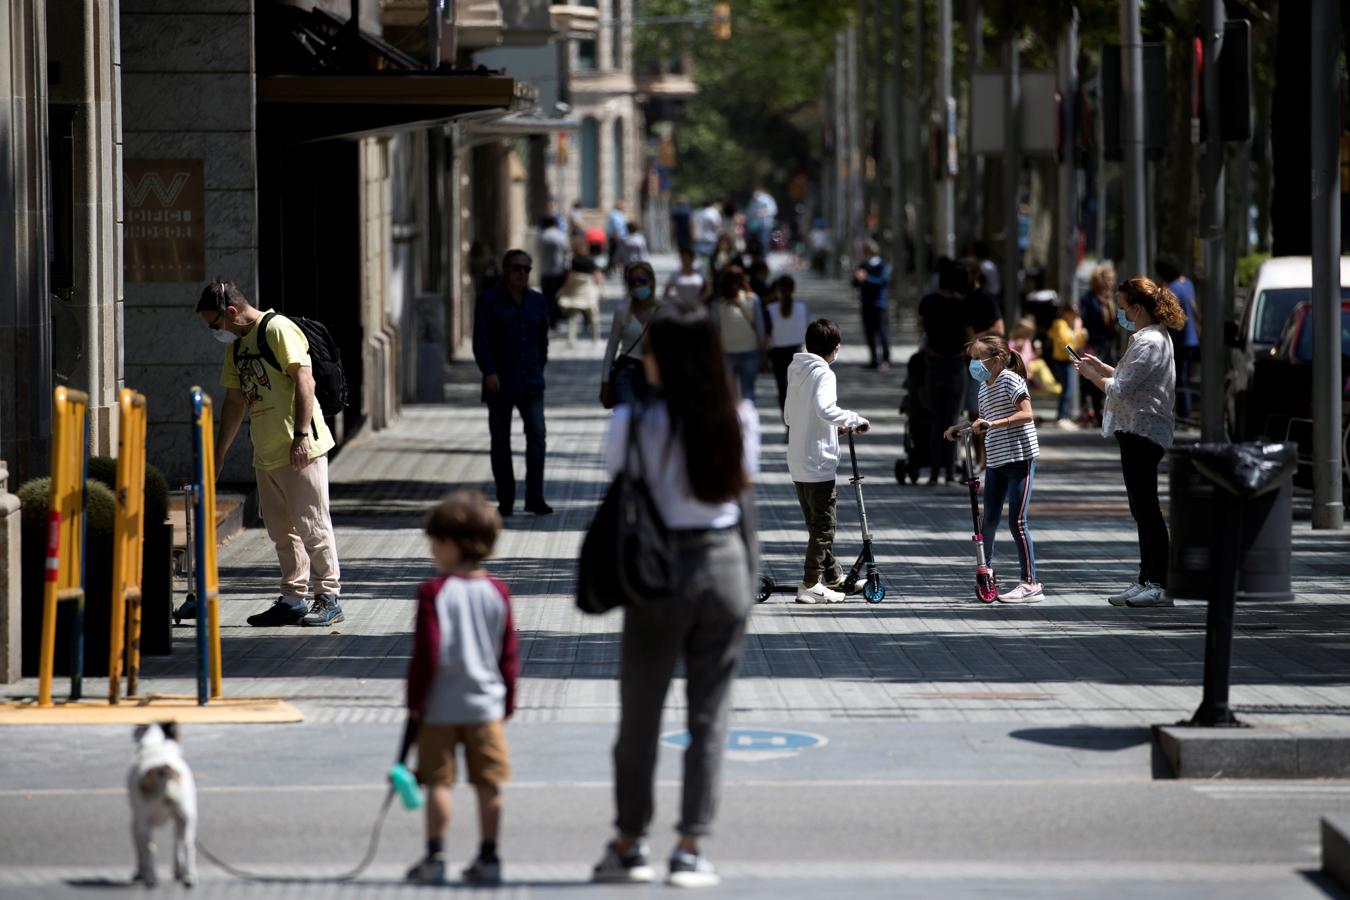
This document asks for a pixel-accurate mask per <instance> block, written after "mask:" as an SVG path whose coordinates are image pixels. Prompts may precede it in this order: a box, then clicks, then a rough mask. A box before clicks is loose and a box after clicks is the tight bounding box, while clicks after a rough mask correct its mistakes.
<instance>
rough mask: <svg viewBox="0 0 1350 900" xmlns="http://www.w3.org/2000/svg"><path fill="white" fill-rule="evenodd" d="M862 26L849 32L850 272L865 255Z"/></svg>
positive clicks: (847, 51)
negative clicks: (860, 86)
mask: <svg viewBox="0 0 1350 900" xmlns="http://www.w3.org/2000/svg"><path fill="white" fill-rule="evenodd" d="M861 28H862V24H861V23H859V24H858V25H856V26H855V27H853V28H850V29H849V30H848V32H847V38H846V44H845V47H846V53H847V57H848V199H849V204H848V253H849V257H848V258H849V270H850V271H852V269H853V267H854V266H855V265H857V263H858V260H859V259H860V258H861V256H862V246H861V245H862V239H863V221H862V218H863V215H862V209H863V171H862V169H863V162H862V115H861V113H860V110H859V108H858V107H859V104H858V31H859V30H860V29H861Z"/></svg>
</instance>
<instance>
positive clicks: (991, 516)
mask: <svg viewBox="0 0 1350 900" xmlns="http://www.w3.org/2000/svg"><path fill="white" fill-rule="evenodd" d="M1035 480H1036V460H1035V459H1027V460H1023V461H1022V462H1014V463H1008V464H1007V465H1003V466H999V467H997V468H991V469H985V471H984V522H983V531H984V554H985V559H986V561H987V562H988V563H989V568H991V569H992V568H993V567H994V537H995V535H996V534H997V533H998V523H999V520H1000V519H1002V518H1003V501H1004V500H1005V499H1006V500H1007V501H1008V527H1009V528H1010V529H1011V530H1012V536H1013V542H1014V543H1015V544H1017V561H1018V562H1020V563H1021V564H1022V580H1023V581H1025V582H1028V583H1031V584H1034V583H1035V582H1036V555H1035V551H1034V550H1033V548H1032V545H1031V532H1030V531H1028V530H1027V507H1028V506H1029V505H1031V485H1032V482H1034V481H1035Z"/></svg>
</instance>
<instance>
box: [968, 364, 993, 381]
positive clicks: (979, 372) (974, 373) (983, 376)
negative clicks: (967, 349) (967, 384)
mask: <svg viewBox="0 0 1350 900" xmlns="http://www.w3.org/2000/svg"><path fill="white" fill-rule="evenodd" d="M968 368H969V369H970V377H971V378H973V379H975V380H976V381H978V382H980V384H984V383H985V382H986V381H988V380H989V370H988V369H986V368H985V367H984V362H983V361H982V360H978V359H972V360H971V361H970V365H969V366H968Z"/></svg>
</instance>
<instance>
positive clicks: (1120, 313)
mask: <svg viewBox="0 0 1350 900" xmlns="http://www.w3.org/2000/svg"><path fill="white" fill-rule="evenodd" d="M1116 321H1117V322H1119V323H1120V327H1121V328H1124V329H1125V330H1126V331H1134V323H1133V322H1131V321H1130V320H1129V319H1127V318H1125V310H1123V309H1117V310H1116Z"/></svg>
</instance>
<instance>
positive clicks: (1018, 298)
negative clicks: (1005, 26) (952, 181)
mask: <svg viewBox="0 0 1350 900" xmlns="http://www.w3.org/2000/svg"><path fill="white" fill-rule="evenodd" d="M1019 40H1021V35H1020V34H1018V33H1017V32H1016V31H1015V30H1014V32H1013V33H1012V34H1011V35H1009V36H1008V42H1007V44H1005V45H1004V47H1003V82H1004V84H1003V87H1004V95H1003V327H1005V328H1007V329H1008V331H1009V333H1011V332H1012V328H1013V326H1014V325H1016V324H1017V319H1018V317H1019V316H1021V314H1022V309H1021V307H1022V279H1021V278H1020V277H1019V273H1020V272H1021V269H1022V250H1021V248H1020V247H1018V246H1017V231H1018V228H1017V226H1018V202H1019V201H1020V200H1021V190H1020V188H1021V183H1022V158H1021V153H1020V149H1021V148H1020V145H1021V141H1022V138H1021V135H1022V115H1021V113H1022V85H1021V84H1020V83H1019V81H1018V77H1019V76H1018V64H1019V61H1018V52H1019V48H1018V41H1019Z"/></svg>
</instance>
